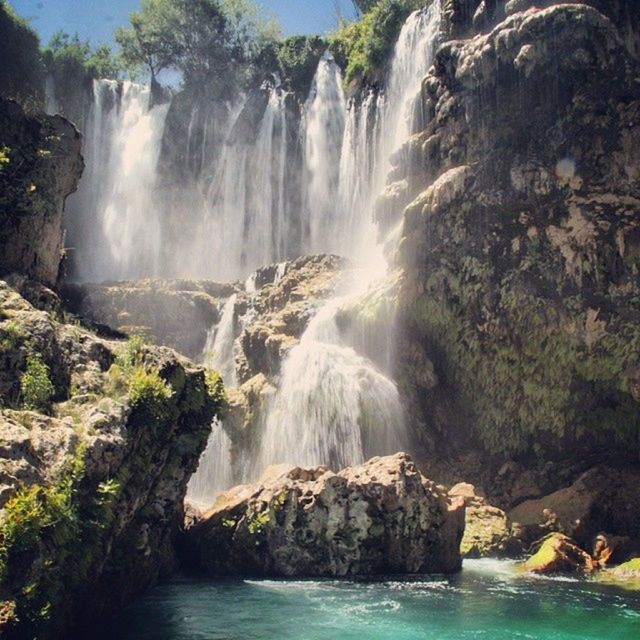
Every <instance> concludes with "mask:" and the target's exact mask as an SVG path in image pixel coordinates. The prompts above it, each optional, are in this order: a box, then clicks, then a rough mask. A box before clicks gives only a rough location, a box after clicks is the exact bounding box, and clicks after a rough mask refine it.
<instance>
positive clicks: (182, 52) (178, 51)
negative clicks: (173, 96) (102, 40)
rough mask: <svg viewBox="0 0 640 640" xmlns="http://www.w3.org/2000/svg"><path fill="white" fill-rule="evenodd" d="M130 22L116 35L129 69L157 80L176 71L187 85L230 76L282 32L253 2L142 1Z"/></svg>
mask: <svg viewBox="0 0 640 640" xmlns="http://www.w3.org/2000/svg"><path fill="white" fill-rule="evenodd" d="M129 22H130V27H127V28H124V27H121V28H119V29H118V30H117V31H116V33H115V39H116V42H117V43H118V45H119V46H120V49H121V56H122V60H123V62H124V64H125V66H126V67H127V68H128V69H130V70H131V71H133V72H135V71H136V70H140V69H144V70H145V71H147V72H148V73H149V75H150V76H151V79H152V80H155V79H156V77H157V76H158V74H160V73H161V72H162V71H164V70H167V69H172V70H175V71H178V72H180V73H181V74H182V76H183V78H184V80H185V83H197V82H198V81H205V80H206V81H211V80H215V79H216V78H221V77H223V76H225V75H228V72H229V71H230V70H231V69H232V67H233V66H234V65H237V64H241V63H245V62H250V61H251V60H252V59H254V58H255V57H256V56H257V55H258V53H259V51H260V50H261V49H262V48H263V47H264V46H265V45H266V44H267V43H269V42H271V41H273V40H275V39H276V38H277V37H279V34H280V30H279V27H278V25H277V23H276V22H275V21H273V20H272V19H267V18H265V17H264V15H263V13H262V12H261V10H260V8H259V7H258V6H257V5H256V3H255V2H254V1H253V0H142V3H141V6H140V10H139V11H136V12H133V13H131V14H130V16H129Z"/></svg>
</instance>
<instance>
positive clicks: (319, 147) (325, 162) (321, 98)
mask: <svg viewBox="0 0 640 640" xmlns="http://www.w3.org/2000/svg"><path fill="white" fill-rule="evenodd" d="M306 110H307V112H306V118H305V120H304V121H303V128H304V132H305V135H304V138H305V160H306V169H307V185H306V186H307V189H306V191H307V192H306V205H307V211H308V214H307V215H308V219H307V224H308V237H307V241H306V243H305V244H306V247H307V253H321V252H327V251H337V250H338V246H337V245H336V238H338V239H340V238H344V235H343V234H342V230H343V220H344V219H343V216H342V215H341V211H340V210H339V207H338V204H339V203H338V199H337V198H336V195H337V193H338V189H339V179H340V151H341V147H342V138H343V133H344V121H345V99H344V93H343V91H342V74H341V73H340V69H339V68H338V65H337V64H336V63H335V62H334V61H333V58H332V57H331V56H330V55H329V54H328V53H327V54H325V55H324V57H323V59H322V60H320V63H319V64H318V70H317V72H316V75H315V78H314V80H313V84H312V87H311V92H310V95H309V99H308V101H307V106H306Z"/></svg>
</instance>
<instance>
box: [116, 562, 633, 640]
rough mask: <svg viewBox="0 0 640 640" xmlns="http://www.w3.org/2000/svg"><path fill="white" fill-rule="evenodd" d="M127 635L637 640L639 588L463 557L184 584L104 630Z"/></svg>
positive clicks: (245, 639)
mask: <svg viewBox="0 0 640 640" xmlns="http://www.w3.org/2000/svg"><path fill="white" fill-rule="evenodd" d="M104 637H105V638H118V639H122V640H134V639H135V640H146V639H149V640H151V639H153V640H214V639H215V640H223V639H224V640H240V639H242V640H282V639H286V638H292V639H293V638H295V639H300V640H405V639H406V640H408V639H412V640H413V639H420V640H450V639H451V640H453V639H455V640H470V639H474V640H476V639H484V638H486V639H487V640H507V639H508V640H512V639H515V638H526V639H528V640H569V639H571V640H591V639H593V640H639V639H640V594H638V593H633V592H625V591H622V590H619V589H617V588H615V587H610V586H605V585H598V584H595V583H592V582H588V581H585V580H577V579H576V580H574V579H570V578H564V579H563V578H556V579H548V578H532V577H525V576H520V575H518V574H517V573H516V572H515V570H514V566H513V564H512V563H508V562H496V561H487V560H477V561H466V562H465V568H464V570H463V571H462V573H460V574H458V575H456V576H451V577H442V576H433V577H431V576H430V577H424V578H419V579H415V578H414V579H408V580H398V579H390V580H384V581H375V582H370V581H366V582H353V581H349V582H340V581H333V580H330V581H292V580H230V581H220V582H197V581H187V580H180V581H174V582H171V583H168V584H164V585H161V586H159V587H157V588H155V589H154V590H152V591H151V592H150V593H149V594H148V595H147V596H145V597H144V598H143V599H141V600H139V601H138V602H137V603H136V604H135V605H133V606H132V607H131V608H130V609H128V610H127V611H126V612H125V614H124V616H123V618H122V620H120V621H119V623H118V624H117V625H116V626H115V628H114V629H112V630H110V631H109V633H108V634H107V635H106V636H104Z"/></svg>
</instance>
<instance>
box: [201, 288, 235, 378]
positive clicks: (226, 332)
mask: <svg viewBox="0 0 640 640" xmlns="http://www.w3.org/2000/svg"><path fill="white" fill-rule="evenodd" d="M236 300H237V296H236V295H235V294H234V295H232V296H231V297H230V298H229V300H227V302H226V303H225V305H224V308H223V310H222V316H221V317H220V322H219V324H218V326H217V327H215V328H214V329H212V330H211V331H209V335H208V336H207V342H206V345H205V348H204V359H205V362H206V363H207V366H209V367H210V368H211V369H214V370H215V371H219V372H220V375H221V376H222V380H223V381H224V383H225V385H226V386H228V387H234V386H236V384H237V380H236V366H235V361H234V350H233V345H234V342H235V330H234V324H235V311H236Z"/></svg>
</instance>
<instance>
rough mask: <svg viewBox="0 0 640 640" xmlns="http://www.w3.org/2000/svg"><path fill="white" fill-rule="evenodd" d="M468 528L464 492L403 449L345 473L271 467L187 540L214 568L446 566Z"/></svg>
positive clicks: (222, 503) (453, 564)
mask: <svg viewBox="0 0 640 640" xmlns="http://www.w3.org/2000/svg"><path fill="white" fill-rule="evenodd" d="M463 529H464V503H463V501H462V500H461V499H454V500H450V499H449V497H448V496H447V494H446V492H445V491H444V490H442V489H440V488H438V487H437V486H436V485H435V483H433V482H432V481H430V480H428V479H426V478H425V477H424V476H423V475H422V474H421V473H420V471H419V470H418V469H417V468H416V466H415V464H414V463H413V461H412V460H411V458H409V456H407V455H406V454H401V453H399V454H396V455H394V456H388V457H384V458H373V459H371V460H370V461H368V462H367V463H365V464H363V465H360V466H357V467H351V468H347V469H344V470H343V471H340V472H339V473H333V472H331V471H329V470H328V469H326V468H324V467H317V468H313V469H300V468H293V467H287V466H284V467H271V468H270V469H268V470H267V471H266V472H265V474H264V476H263V478H262V479H261V480H260V481H259V482H258V483H256V484H255V485H244V486H239V487H235V488H234V489H231V490H230V491H228V492H227V493H225V494H223V495H222V496H220V497H219V498H218V500H217V502H216V504H215V505H214V507H213V509H212V510H211V511H210V512H208V513H207V514H205V515H204V517H203V518H202V520H200V521H199V522H197V523H196V524H195V525H193V526H192V527H191V528H190V529H189V530H188V531H187V534H186V536H187V538H186V544H187V545H188V547H189V551H190V553H191V555H192V557H193V560H194V562H195V563H196V565H197V566H198V567H200V568H201V569H203V570H205V571H206V572H207V573H210V574H212V575H228V574H234V575H235V574H249V575H281V576H350V575H376V574H393V573H429V572H438V573H450V572H453V571H457V570H458V569H459V568H460V567H461V557H460V551H459V546H460V540H461V538H462V533H463Z"/></svg>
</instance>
